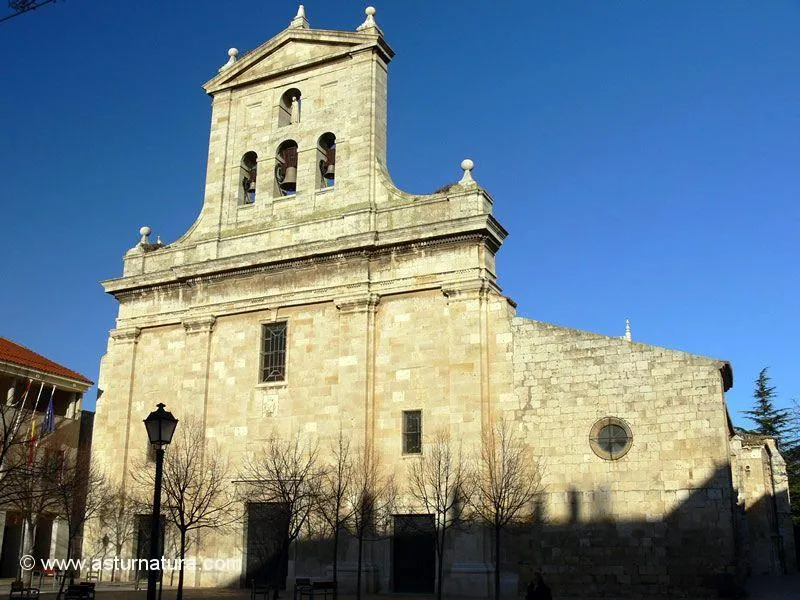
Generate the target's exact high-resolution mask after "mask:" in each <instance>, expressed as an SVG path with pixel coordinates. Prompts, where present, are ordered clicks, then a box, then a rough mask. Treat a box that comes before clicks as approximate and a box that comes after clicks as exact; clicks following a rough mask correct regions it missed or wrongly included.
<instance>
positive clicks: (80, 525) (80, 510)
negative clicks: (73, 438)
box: [42, 446, 108, 600]
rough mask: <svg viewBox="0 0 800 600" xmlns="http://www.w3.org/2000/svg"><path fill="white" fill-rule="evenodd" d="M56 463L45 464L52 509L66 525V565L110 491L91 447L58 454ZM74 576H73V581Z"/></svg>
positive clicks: (61, 590)
mask: <svg viewBox="0 0 800 600" xmlns="http://www.w3.org/2000/svg"><path fill="white" fill-rule="evenodd" d="M56 456H57V458H56V459H55V462H52V463H50V464H46V465H45V468H46V469H48V472H47V473H43V474H42V476H43V477H48V478H49V479H50V480H51V481H52V484H51V490H50V493H51V494H52V498H53V500H54V504H53V508H55V509H56V511H57V512H56V514H58V516H60V517H61V518H63V519H64V521H65V522H66V524H67V556H66V560H67V562H68V561H69V560H70V559H71V558H73V557H74V556H75V555H76V554H77V553H78V552H80V547H81V542H82V537H83V529H84V526H85V525H86V522H87V521H89V520H90V519H93V518H95V517H98V516H99V515H100V512H101V511H102V509H103V508H104V507H105V506H106V504H107V502H108V488H107V486H106V483H105V478H104V477H103V475H102V473H100V471H99V470H98V469H97V468H96V467H95V466H93V465H92V464H91V459H90V449H89V447H88V446H86V447H79V448H78V449H77V451H75V452H72V453H67V454H63V455H56ZM73 576H74V573H70V578H71V579H72V577H73ZM65 581H66V577H62V579H61V586H60V587H59V590H58V595H57V596H56V598H57V600H60V598H61V596H62V595H63V593H64V583H65Z"/></svg>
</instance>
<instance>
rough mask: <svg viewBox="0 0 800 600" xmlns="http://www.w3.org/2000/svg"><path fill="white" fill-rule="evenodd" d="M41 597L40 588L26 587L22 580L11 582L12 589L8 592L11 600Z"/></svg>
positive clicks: (27, 599) (29, 599) (28, 599)
mask: <svg viewBox="0 0 800 600" xmlns="http://www.w3.org/2000/svg"><path fill="white" fill-rule="evenodd" d="M38 597H39V588H35V587H25V584H24V583H22V582H21V581H12V582H11V591H10V592H9V593H8V599H9V600H31V599H32V598H38Z"/></svg>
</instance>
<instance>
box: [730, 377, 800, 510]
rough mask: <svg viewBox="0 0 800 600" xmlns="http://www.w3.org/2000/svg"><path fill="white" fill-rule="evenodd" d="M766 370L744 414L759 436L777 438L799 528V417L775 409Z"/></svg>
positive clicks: (780, 409) (772, 387)
mask: <svg viewBox="0 0 800 600" xmlns="http://www.w3.org/2000/svg"><path fill="white" fill-rule="evenodd" d="M767 370H768V369H767V367H764V368H763V369H761V372H760V373H759V374H758V378H757V379H756V387H755V390H754V391H753V398H754V399H755V401H756V402H755V405H754V406H753V410H746V411H744V414H745V415H747V418H748V419H750V420H751V421H753V422H754V423H755V424H756V428H755V432H756V433H760V434H762V435H769V436H771V437H774V438H775V442H776V443H777V444H778V449H779V450H780V452H781V455H782V456H783V459H784V460H785V461H786V475H787V476H788V478H789V499H790V501H791V503H792V520H793V521H794V523H795V524H799V525H800V414H798V415H795V416H794V417H793V416H792V414H791V413H790V411H789V410H787V409H782V408H775V405H774V403H773V401H774V400H775V386H772V385H770V384H769V381H770V378H769V375H768V374H767ZM799 412H800V411H799Z"/></svg>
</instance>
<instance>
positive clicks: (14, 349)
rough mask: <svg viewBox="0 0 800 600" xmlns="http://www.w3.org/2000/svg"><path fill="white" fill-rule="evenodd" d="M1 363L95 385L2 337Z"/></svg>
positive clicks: (78, 374) (0, 344) (0, 347)
mask: <svg viewBox="0 0 800 600" xmlns="http://www.w3.org/2000/svg"><path fill="white" fill-rule="evenodd" d="M0 361H4V362H9V363H13V364H15V365H19V366H21V367H27V368H29V369H36V370H37V371H42V372H43V373H49V374H50V375H58V376H59V377H67V378H69V379H75V380H77V381H82V382H84V383H88V384H89V385H91V384H92V383H94V382H93V381H91V380H90V379H87V378H86V377H84V376H83V375H81V374H80V373H76V372H75V371H73V370H71V369H68V368H67V367H63V366H61V365H60V364H58V363H57V362H53V361H52V360H50V359H49V358H45V357H44V356H42V355H41V354H36V352H34V351H33V350H28V349H27V348H26V347H25V346H20V345H19V344H15V343H14V342H12V341H11V340H7V339H6V338H4V337H0Z"/></svg>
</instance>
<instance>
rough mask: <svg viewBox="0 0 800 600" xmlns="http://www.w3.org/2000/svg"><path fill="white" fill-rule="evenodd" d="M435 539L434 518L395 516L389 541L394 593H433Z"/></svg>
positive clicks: (428, 516)
mask: <svg viewBox="0 0 800 600" xmlns="http://www.w3.org/2000/svg"><path fill="white" fill-rule="evenodd" d="M435 536H436V529H435V528H434V521H433V515H395V517H394V537H393V538H392V581H393V582H394V585H393V588H394V591H395V592H402V593H414V594H432V593H433V592H434V588H435V582H436V546H435V544H436V537H435Z"/></svg>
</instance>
